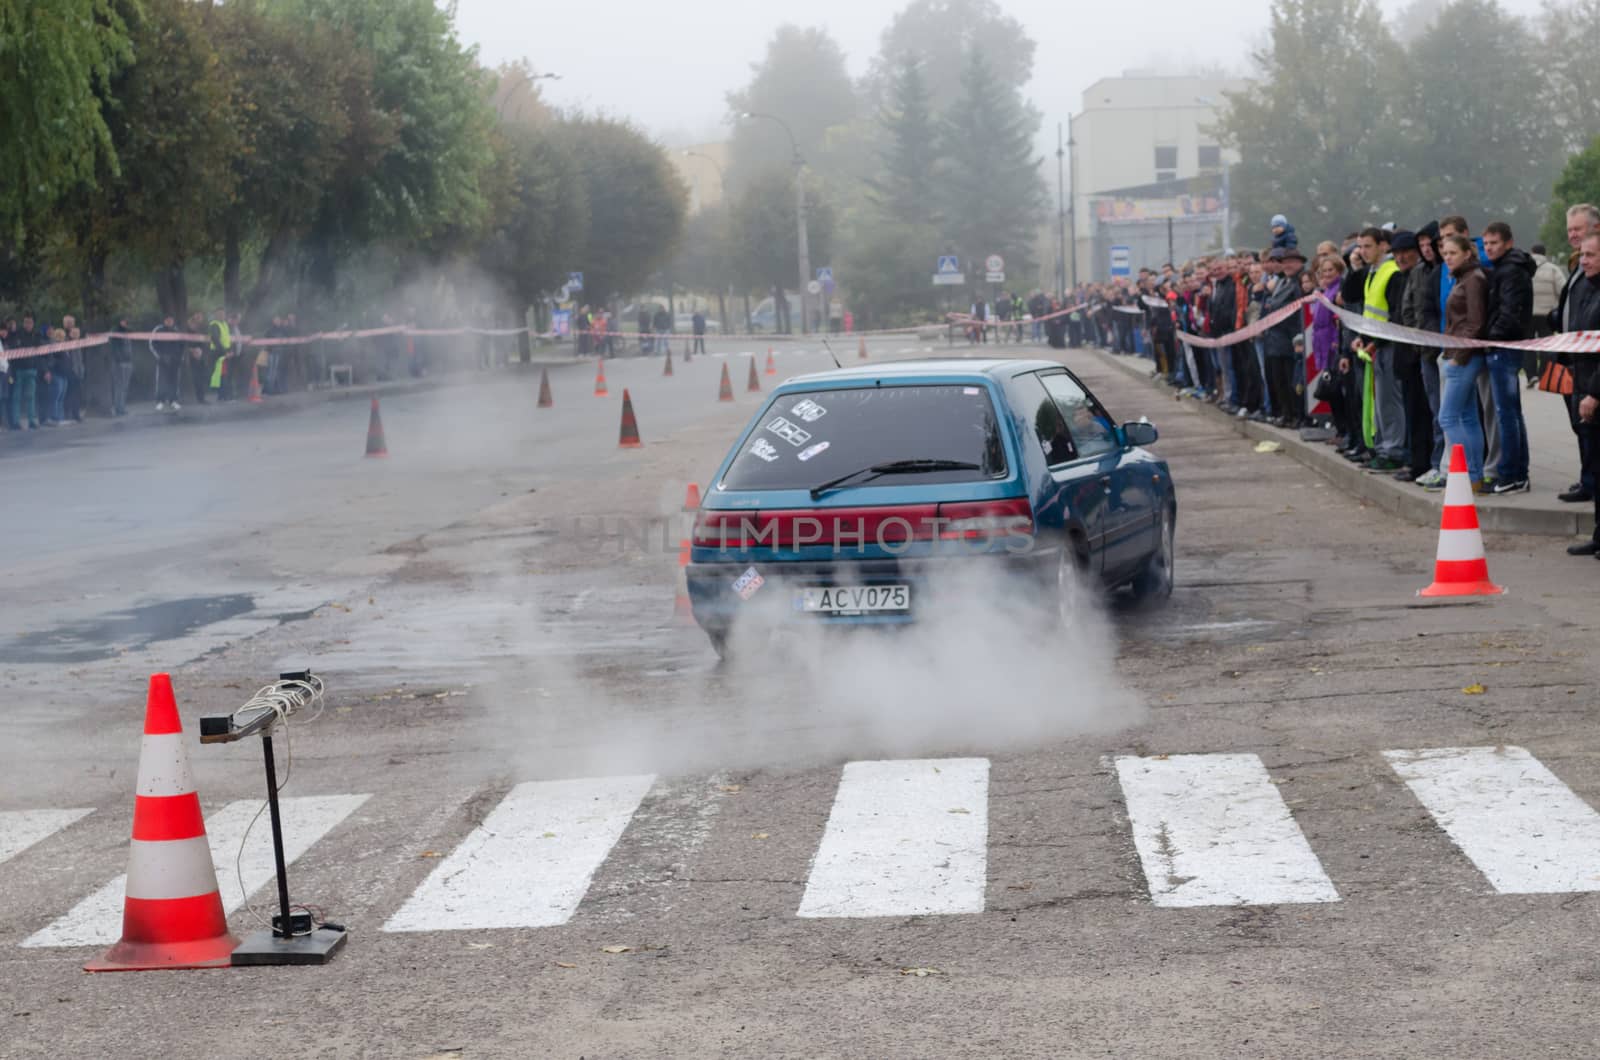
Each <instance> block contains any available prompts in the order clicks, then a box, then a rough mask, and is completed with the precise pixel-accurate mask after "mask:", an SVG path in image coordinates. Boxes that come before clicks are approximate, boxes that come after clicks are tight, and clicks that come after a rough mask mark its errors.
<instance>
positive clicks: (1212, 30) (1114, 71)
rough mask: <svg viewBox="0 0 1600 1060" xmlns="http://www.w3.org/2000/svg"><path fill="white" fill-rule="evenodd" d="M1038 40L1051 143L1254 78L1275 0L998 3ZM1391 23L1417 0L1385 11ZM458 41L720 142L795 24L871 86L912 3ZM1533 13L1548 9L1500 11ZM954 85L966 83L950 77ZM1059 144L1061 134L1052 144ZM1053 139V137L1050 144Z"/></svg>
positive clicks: (494, 8) (624, 4)
mask: <svg viewBox="0 0 1600 1060" xmlns="http://www.w3.org/2000/svg"><path fill="white" fill-rule="evenodd" d="M1000 3H1001V6H1002V7H1003V8H1004V9H1005V10H1006V11H1007V12H1008V13H1009V14H1010V15H1012V17H1014V18H1016V19H1018V20H1019V21H1020V22H1022V24H1023V26H1024V27H1025V28H1026V29H1027V30H1028V32H1029V34H1030V35H1031V36H1032V37H1033V38H1034V40H1035V41H1037V42H1038V45H1039V47H1038V51H1037V53H1036V55H1035V59H1034V70H1033V82H1032V84H1030V85H1029V87H1028V95H1029V96H1030V97H1031V99H1032V100H1033V102H1034V105H1035V106H1037V107H1038V108H1039V110H1040V111H1041V112H1042V114H1043V116H1044V126H1045V129H1044V130H1043V131H1049V130H1053V129H1054V126H1055V123H1056V122H1057V121H1065V120H1066V118H1067V116H1068V115H1069V114H1071V113H1073V112H1076V111H1077V110H1079V109H1080V108H1081V104H1082V97H1083V90H1084V89H1085V88H1087V87H1088V86H1089V85H1091V84H1093V83H1094V82H1095V81H1097V80H1099V79H1100V78H1102V77H1114V76H1117V75H1119V74H1121V73H1123V72H1124V71H1125V70H1127V69H1131V68H1140V67H1152V66H1154V67H1164V68H1174V67H1177V68H1183V67H1192V66H1194V65H1196V64H1206V65H1211V64H1217V65H1223V66H1226V67H1228V68H1230V70H1232V71H1235V72H1240V73H1242V72H1244V71H1245V70H1246V69H1247V65H1248V64H1247V60H1248V55H1249V52H1250V49H1251V47H1252V46H1254V45H1257V44H1259V43H1261V42H1263V41H1264V39H1265V30H1266V26H1267V11H1268V8H1269V4H1268V0H1135V2H1134V3H1119V2H1115V0H1113V2H1098V0H1095V2H1085V0H1000ZM1380 3H1381V5H1382V7H1383V10H1384V11H1385V13H1386V14H1387V15H1390V16H1391V17H1392V16H1393V15H1394V14H1396V13H1398V12H1399V11H1401V10H1403V9H1404V7H1405V6H1406V0H1380ZM458 4H459V6H458V8H457V22H456V24H457V29H458V31H459V32H460V35H461V38H462V40H463V41H464V42H466V43H468V44H475V45H477V46H478V48H479V50H480V51H479V54H480V57H481V59H482V61H484V62H485V63H486V64H488V65H491V66H492V65H496V64H498V63H501V62H505V61H510V60H515V59H521V58H526V59H527V60H528V61H529V63H530V64H531V65H532V67H533V69H534V70H535V71H536V72H541V73H542V72H552V73H558V74H560V75H561V78H562V79H561V80H560V81H546V82H543V83H542V85H541V87H542V89H543V91H544V94H545V98H546V99H548V100H549V101H550V102H552V103H554V104H556V105H558V106H580V107H583V108H584V109H587V110H591V111H600V112H603V113H606V114H608V115H611V116H614V117H627V118H631V119H632V120H633V121H635V122H636V123H637V124H638V125H639V126H641V127H642V128H643V129H644V130H645V131H646V132H647V133H649V134H650V135H652V136H654V137H657V138H659V139H662V140H665V141H667V142H668V143H674V144H676V143H691V142H696V141H702V140H719V139H722V138H723V137H724V136H725V135H726V133H727V127H726V126H725V125H723V124H722V121H723V118H724V115H725V113H726V110H727V107H726V103H725V101H724V96H725V94H726V93H727V92H728V91H729V90H730V89H733V88H737V87H739V86H741V85H743V84H745V83H746V82H747V81H748V80H749V78H750V66H751V64H752V63H756V62H759V61H760V60H761V58H762V56H763V55H764V54H765V52H766V45H767V42H768V40H770V39H771V37H772V34H773V31H774V30H775V29H776V28H777V27H778V26H779V25H781V24H783V23H784V22H793V23H796V24H799V25H815V26H822V27H823V28H825V29H827V30H828V31H829V33H831V34H832V35H833V37H834V39H835V40H837V41H838V42H839V44H840V45H841V46H842V47H843V48H844V50H845V53H846V55H847V56H848V58H849V63H850V72H851V74H852V75H854V76H860V75H861V74H862V73H863V72H865V70H866V68H867V64H868V62H869V61H870V59H871V57H872V55H873V54H874V53H875V52H876V51H877V46H878V38H879V35H880V34H881V33H882V32H883V29H884V27H885V26H887V25H888V23H889V20H890V18H891V17H892V16H893V15H894V13H895V12H896V11H898V10H900V9H901V8H902V7H903V6H905V0H809V2H806V3H799V4H778V3H773V2H772V0H670V2H667V3H661V2H658V0H599V2H598V3H581V2H573V0H566V2H557V0H537V2H535V3H529V2H528V0H458ZM1502 5H1503V6H1504V7H1506V8H1507V9H1508V10H1510V11H1513V12H1516V13H1518V14H1522V15H1532V14H1536V13H1537V11H1538V2H1537V0H1502ZM951 76H952V77H953V76H955V72H954V71H952V72H951ZM1052 135H1053V134H1052ZM1041 138H1042V139H1043V138H1044V137H1041Z"/></svg>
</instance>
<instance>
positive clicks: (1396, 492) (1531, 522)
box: [1073, 347, 1594, 537]
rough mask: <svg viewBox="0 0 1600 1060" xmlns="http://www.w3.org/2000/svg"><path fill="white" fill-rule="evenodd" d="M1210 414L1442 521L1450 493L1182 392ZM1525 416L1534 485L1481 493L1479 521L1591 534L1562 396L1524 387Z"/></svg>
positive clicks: (1126, 360) (1368, 491)
mask: <svg viewBox="0 0 1600 1060" xmlns="http://www.w3.org/2000/svg"><path fill="white" fill-rule="evenodd" d="M1073 352H1078V353H1084V354H1088V355H1090V356H1093V357H1096V358H1098V359H1099V360H1100V361H1102V362H1104V363H1105V364H1108V365H1111V366H1113V367H1116V368H1119V369H1121V370H1122V371H1124V372H1126V373H1127V374H1129V375H1131V376H1133V377H1134V378H1136V379H1139V380H1140V381H1142V382H1144V383H1145V384H1146V385H1148V386H1149V387H1150V388H1151V389H1152V390H1156V391H1159V392H1160V393H1162V394H1164V395H1169V396H1170V395H1173V394H1174V392H1173V391H1172V390H1171V389H1170V388H1168V387H1167V386H1166V385H1165V384H1163V383H1159V382H1156V381H1155V380H1154V379H1152V378H1151V372H1152V371H1153V368H1154V365H1153V363H1152V362H1151V361H1148V360H1145V359H1144V358H1143V357H1136V356H1129V355H1123V354H1112V353H1107V352H1105V351H1103V350H1093V349H1085V348H1082V347H1074V350H1073ZM1180 400H1182V401H1184V402H1185V403H1186V404H1187V405H1189V406H1190V407H1193V408H1198V409H1199V410H1200V411H1201V413H1202V414H1203V415H1207V416H1212V417H1214V418H1215V419H1217V420H1218V421H1220V422H1224V423H1227V424H1230V425H1231V426H1232V427H1233V429H1234V430H1236V431H1237V432H1239V434H1241V435H1243V436H1244V437H1246V438H1251V439H1254V440H1256V441H1272V442H1277V443H1278V444H1279V445H1282V446H1283V451H1284V452H1285V453H1287V454H1288V455H1289V456H1292V457H1293V458H1294V459H1295V460H1298V461H1299V462H1300V463H1302V464H1304V465H1305V466H1306V467H1308V468H1310V469H1312V470H1313V471H1316V472H1317V473H1318V474H1320V475H1322V476H1323V477H1324V478H1326V479H1328V480H1329V481H1330V482H1332V483H1333V484H1334V485H1336V486H1338V487H1339V488H1340V489H1342V490H1344V491H1345V492H1347V493H1350V494H1353V495H1354V496H1357V497H1360V498H1361V499H1363V500H1366V501H1368V502H1370V503H1372V504H1375V505H1377V506H1378V507H1380V508H1383V509H1384V510H1386V511H1390V512H1393V513H1394V514H1396V515H1398V516H1400V517H1401V518H1402V519H1408V520H1410V521H1412V522H1415V523H1417V524H1419V525H1422V526H1438V525H1439V520H1440V511H1441V510H1442V508H1443V507H1444V493H1443V492H1442V491H1441V492H1438V493H1429V492H1427V491H1426V490H1423V489H1421V488H1420V487H1418V486H1413V485H1411V484H1410V483H1403V482H1396V481H1395V480H1394V479H1393V478H1391V477H1390V476H1389V475H1386V474H1370V473H1368V472H1366V471H1364V470H1362V469H1361V468H1359V467H1357V466H1356V465H1355V464H1352V463H1350V462H1349V461H1348V460H1346V459H1344V457H1342V456H1340V455H1339V454H1338V453H1337V452H1336V451H1335V450H1334V448H1333V447H1332V446H1330V445H1325V444H1323V443H1322V442H1306V441H1302V440H1301V439H1300V436H1299V434H1298V433H1296V432H1294V431H1286V430H1281V429H1279V428H1277V427H1272V426H1269V425H1268V424H1265V423H1252V422H1250V421H1249V420H1242V419H1239V418H1238V417H1237V416H1229V415H1227V414H1226V413H1224V412H1223V411H1222V410H1221V409H1219V408H1217V407H1216V406H1215V405H1211V404H1208V403H1205V402H1197V401H1193V400H1191V399H1188V398H1181V399H1180ZM1522 413H1523V419H1524V420H1525V421H1526V422H1527V425H1528V451H1529V453H1530V459H1529V479H1530V480H1531V481H1532V483H1533V490H1532V492H1530V493H1519V494H1513V495H1511V496H1508V497H1478V498H1477V507H1478V522H1479V525H1481V526H1482V527H1483V529H1484V530H1487V531H1491V532H1495V533H1504V534H1544V535H1548V536H1551V537H1580V536H1582V537H1587V536H1589V535H1590V534H1592V533H1593V532H1594V506H1593V505H1592V504H1563V503H1562V502H1561V501H1558V500H1556V494H1557V493H1560V492H1562V491H1564V490H1565V489H1566V488H1567V487H1568V486H1569V485H1571V484H1572V483H1573V482H1575V481H1577V478H1578V444H1577V441H1576V439H1575V438H1574V437H1573V435H1572V428H1571V427H1570V426H1569V425H1568V422H1567V410H1566V407H1565V405H1564V404H1563V403H1562V401H1561V398H1559V397H1557V396H1556V395H1554V394H1546V393H1543V392H1541V391H1538V390H1524V391H1523V392H1522Z"/></svg>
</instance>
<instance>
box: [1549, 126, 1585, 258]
mask: <svg viewBox="0 0 1600 1060" xmlns="http://www.w3.org/2000/svg"><path fill="white" fill-rule="evenodd" d="M1584 202H1586V203H1600V136H1597V137H1595V138H1594V139H1593V140H1591V141H1589V146H1588V147H1586V148H1584V149H1583V150H1582V151H1580V152H1578V153H1577V154H1575V155H1573V156H1572V157H1571V158H1569V159H1567V164H1566V167H1565V168H1563V169H1562V170H1561V176H1559V177H1558V178H1556V184H1555V187H1554V189H1552V190H1551V192H1550V207H1549V213H1548V214H1547V215H1546V217H1545V222H1544V227H1543V228H1542V229H1540V231H1539V234H1540V235H1541V236H1543V237H1544V243H1545V246H1547V247H1549V248H1550V256H1551V257H1553V258H1556V259H1558V260H1559V259H1561V258H1562V257H1563V255H1562V254H1561V251H1560V249H1559V248H1561V247H1566V246H1568V244H1567V207H1569V206H1576V205H1577V204H1578V203H1584ZM1577 249H1578V248H1577V247H1569V248H1568V252H1569V253H1570V252H1571V251H1573V250H1577Z"/></svg>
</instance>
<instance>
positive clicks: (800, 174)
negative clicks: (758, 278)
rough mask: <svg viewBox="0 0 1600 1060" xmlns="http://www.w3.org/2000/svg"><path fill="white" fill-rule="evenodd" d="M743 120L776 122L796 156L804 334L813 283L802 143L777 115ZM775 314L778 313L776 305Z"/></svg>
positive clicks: (751, 114)
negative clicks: (808, 285) (786, 136)
mask: <svg viewBox="0 0 1600 1060" xmlns="http://www.w3.org/2000/svg"><path fill="white" fill-rule="evenodd" d="M739 117H741V118H762V119H765V120H766V121H775V122H777V123H778V124H779V125H780V126H782V127H783V131H784V132H785V133H786V134H787V135H788V137H789V150H790V151H792V152H793V156H794V217H795V225H796V227H797V228H798V229H799V241H800V331H801V333H802V334H804V333H805V332H807V331H809V330H810V327H809V324H810V314H811V298H810V292H809V291H808V290H807V287H806V285H807V284H809V283H810V282H811V248H810V245H809V242H808V240H807V238H806V184H805V179H804V177H805V168H806V160H805V159H804V158H802V157H800V142H799V141H798V140H796V139H795V138H794V130H793V129H791V128H789V123H788V122H786V121H784V120H783V119H782V118H780V117H778V116H777V115H776V114H763V113H761V112H760V111H754V110H746V111H741V112H740V113H739ZM772 309H773V312H774V313H776V312H777V309H778V307H777V305H776V303H774V305H773V307H772Z"/></svg>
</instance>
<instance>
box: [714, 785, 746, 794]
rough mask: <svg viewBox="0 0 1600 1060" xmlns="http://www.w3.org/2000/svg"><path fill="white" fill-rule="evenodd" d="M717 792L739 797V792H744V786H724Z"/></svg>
mask: <svg viewBox="0 0 1600 1060" xmlns="http://www.w3.org/2000/svg"><path fill="white" fill-rule="evenodd" d="M717 790H718V791H722V792H726V793H727V794H729V795H737V794H739V792H741V791H743V790H744V785H743V784H724V785H722V786H721V787H720V788H718V789H717Z"/></svg>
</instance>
